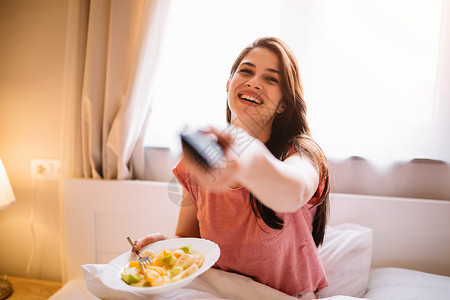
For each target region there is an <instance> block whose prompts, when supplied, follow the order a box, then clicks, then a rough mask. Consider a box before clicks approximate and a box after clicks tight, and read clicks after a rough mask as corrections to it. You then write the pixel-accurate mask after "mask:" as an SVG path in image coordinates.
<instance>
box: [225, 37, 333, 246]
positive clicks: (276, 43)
mask: <svg viewBox="0 0 450 300" xmlns="http://www.w3.org/2000/svg"><path fill="white" fill-rule="evenodd" d="M257 47H261V48H266V49H268V50H270V51H272V52H273V53H275V54H276V55H277V56H278V58H279V59H280V63H281V70H280V71H281V72H280V74H281V90H282V93H283V98H282V100H281V101H282V102H281V105H284V110H283V112H281V113H277V114H275V116H274V120H273V124H272V133H271V136H270V138H269V140H268V141H267V142H266V146H267V148H268V149H269V150H270V152H271V153H272V154H273V155H274V156H275V157H276V158H278V159H280V160H285V159H286V158H287V157H288V156H289V155H292V154H293V153H294V152H297V153H299V154H300V155H301V156H302V157H305V158H307V159H309V160H310V161H311V162H312V163H313V164H314V165H315V166H316V168H317V169H318V171H319V178H320V181H319V188H318V190H317V192H316V193H318V194H317V195H316V196H318V198H319V199H318V200H317V202H316V204H315V205H314V206H315V207H317V209H316V214H315V216H314V221H313V232H312V234H313V238H314V242H315V244H316V246H319V245H320V244H321V243H322V242H323V237H324V234H325V226H326V223H327V215H328V206H329V203H328V202H329V200H328V198H329V192H330V181H329V176H328V164H327V160H326V157H325V155H324V153H323V151H322V149H321V148H320V147H319V145H318V144H317V143H316V142H315V141H314V140H313V138H312V137H311V133H310V130H309V126H308V122H307V120H306V104H305V100H304V97H303V87H302V83H301V79H300V73H299V69H298V63H297V60H296V58H295V56H294V54H293V52H292V51H291V50H290V48H289V47H288V46H287V45H286V44H285V43H284V42H283V41H281V40H280V39H278V38H274V37H263V38H259V39H257V40H255V41H254V42H253V43H252V44H251V45H249V46H248V47H246V48H245V49H244V50H242V52H241V53H240V54H239V56H238V57H237V59H236V61H235V62H234V64H233V66H232V68H231V72H230V79H231V78H232V77H233V76H234V74H235V73H236V71H237V69H238V67H239V64H240V63H241V61H242V60H243V58H244V57H245V56H246V55H247V53H248V52H250V50H252V49H254V48H257ZM227 121H228V122H231V110H230V108H229V107H228V105H227ZM293 151H294V152H293ZM250 204H251V207H252V209H253V212H254V214H255V215H256V217H258V218H262V219H263V221H264V222H265V223H266V224H267V225H268V226H269V227H271V228H273V229H282V228H283V226H284V221H283V220H282V218H280V216H278V215H277V213H276V212H275V211H273V210H272V209H270V208H268V207H267V206H265V205H264V204H262V203H261V202H260V201H259V200H258V199H256V197H254V196H253V194H250Z"/></svg>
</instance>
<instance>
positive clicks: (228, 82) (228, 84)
mask: <svg viewBox="0 0 450 300" xmlns="http://www.w3.org/2000/svg"><path fill="white" fill-rule="evenodd" d="M229 87H230V79H228V80H227V93H228V88H229Z"/></svg>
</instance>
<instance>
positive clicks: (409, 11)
mask: <svg viewBox="0 0 450 300" xmlns="http://www.w3.org/2000/svg"><path fill="white" fill-rule="evenodd" d="M442 7H443V3H442V1H406V0H405V1H389V0H383V1H380V0H376V1H375V0H372V1H356V0H341V1H333V0H322V1H306V0H305V1H294V0H283V1H269V0H264V1H258V0H254V1H239V0H232V1H230V0H227V1H226V0H223V1H222V0H215V1H211V0H202V1H201V0H196V1H182V0H174V1H173V2H172V7H171V13H170V18H169V21H168V25H167V28H166V36H165V45H164V46H163V51H162V53H163V55H162V56H161V62H160V73H159V76H158V82H157V84H156V86H157V90H156V91H155V94H154V95H153V112H152V116H151V118H150V124H149V130H148V136H147V142H146V143H147V145H151V146H163V147H167V146H169V147H173V146H176V145H177V144H178V132H179V131H180V130H182V128H183V126H185V125H189V126H190V127H197V126H202V125H220V124H221V123H222V124H223V123H224V122H225V105H226V82H227V80H228V76H229V70H230V68H231V65H232V63H233V62H234V59H235V58H236V56H237V55H238V53H239V52H240V51H241V50H242V49H243V48H244V47H245V46H247V45H248V44H249V43H250V42H252V41H253V40H254V39H255V38H257V37H260V36H268V35H273V36H277V37H280V38H281V39H283V40H284V41H286V42H287V43H288V45H290V47H291V48H292V49H293V51H294V52H295V53H296V56H297V59H298V61H299V65H300V73H301V76H302V81H303V86H304V92H305V97H306V102H307V105H308V121H309V123H310V127H311V131H312V134H313V137H314V138H315V139H316V140H317V141H318V142H319V144H320V145H321V146H322V147H323V149H324V151H325V153H326V154H327V156H329V157H335V158H339V157H348V156H363V157H367V158H371V157H373V158H383V159H390V160H394V159H395V160H405V159H411V158H431V159H441V160H446V159H447V160H450V158H448V157H445V155H448V154H442V153H443V152H442V151H440V149H436V148H437V147H438V146H437V145H438V144H436V141H437V140H439V139H442V133H443V132H444V131H445V130H435V126H436V124H437V123H439V121H436V118H437V117H438V118H439V116H438V115H439V111H438V110H439V105H438V102H437V101H438V100H437V97H436V87H437V83H436V82H437V81H436V75H437V72H438V58H439V40H440V28H441V13H442ZM441 51H442V50H441ZM449 113H450V112H449ZM441 115H442V114H441ZM419 137H420V138H419ZM449 150H450V149H448V150H447V151H446V152H447V153H448V152H450V151H449ZM444 152H445V151H444Z"/></svg>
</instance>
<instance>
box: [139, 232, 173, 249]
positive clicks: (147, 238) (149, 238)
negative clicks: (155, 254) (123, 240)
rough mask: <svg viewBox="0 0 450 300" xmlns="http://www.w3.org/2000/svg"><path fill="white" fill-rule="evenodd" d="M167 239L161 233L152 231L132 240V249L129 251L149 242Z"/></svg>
mask: <svg viewBox="0 0 450 300" xmlns="http://www.w3.org/2000/svg"><path fill="white" fill-rule="evenodd" d="M162 240H167V237H165V236H164V235H162V234H161V233H159V232H158V233H152V234H147V235H146V236H145V237H142V238H140V239H137V240H135V241H134V246H133V249H131V252H135V251H138V250H140V249H141V248H142V247H144V246H147V245H148V244H151V243H156V242H158V241H162Z"/></svg>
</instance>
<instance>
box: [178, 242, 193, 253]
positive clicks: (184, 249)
mask: <svg viewBox="0 0 450 300" xmlns="http://www.w3.org/2000/svg"><path fill="white" fill-rule="evenodd" d="M180 249H181V250H183V251H184V253H188V254H191V253H192V245H191V244H189V245H186V246H182V247H180Z"/></svg>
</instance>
